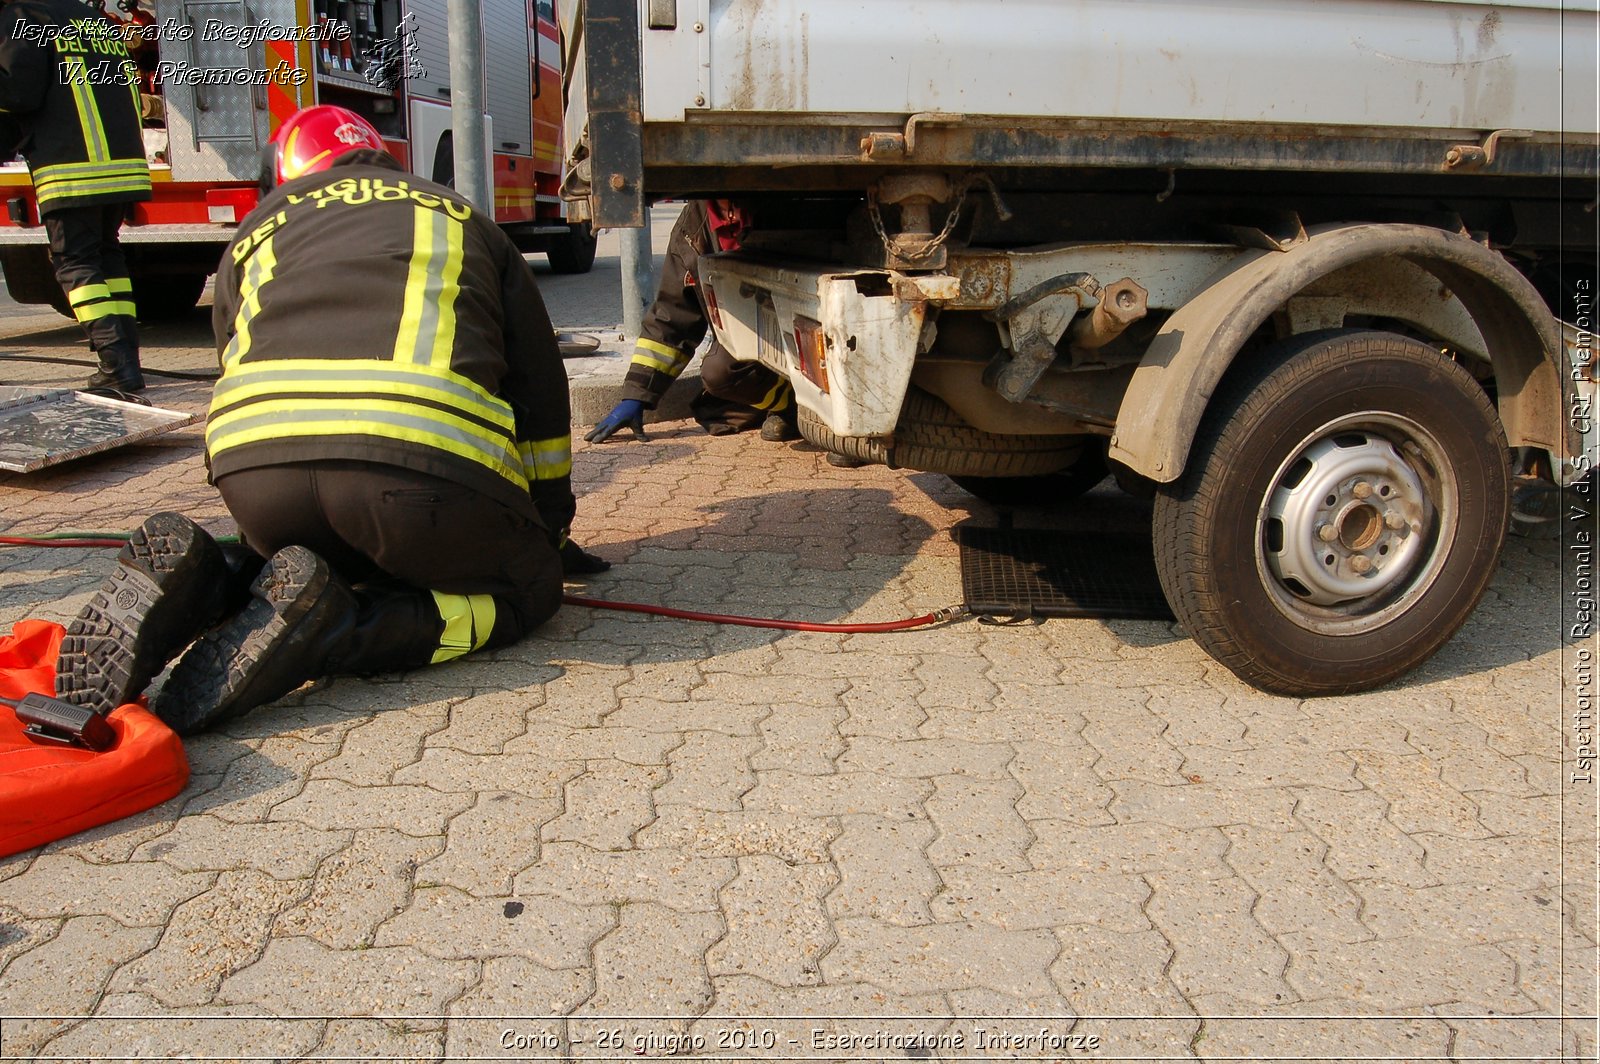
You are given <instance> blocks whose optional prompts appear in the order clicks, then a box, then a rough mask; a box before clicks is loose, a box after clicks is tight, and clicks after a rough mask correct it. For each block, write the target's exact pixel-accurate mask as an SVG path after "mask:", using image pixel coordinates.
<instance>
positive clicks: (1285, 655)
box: [1154, 331, 1510, 696]
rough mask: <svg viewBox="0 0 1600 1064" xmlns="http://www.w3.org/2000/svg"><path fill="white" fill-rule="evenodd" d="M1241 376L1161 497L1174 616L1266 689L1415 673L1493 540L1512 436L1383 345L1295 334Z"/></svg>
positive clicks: (1467, 385) (1160, 535)
mask: <svg viewBox="0 0 1600 1064" xmlns="http://www.w3.org/2000/svg"><path fill="white" fill-rule="evenodd" d="M1240 369H1241V373H1240V375H1239V376H1238V377H1237V378H1234V379H1231V380H1229V381H1227V382H1226V383H1225V385H1224V387H1223V388H1222V389H1219V391H1218V393H1217V395H1216V397H1215V398H1214V399H1213V400H1212V402H1211V405H1210V406H1209V408H1208V409H1207V411H1206V414H1205V416H1204V418H1203V420H1202V422H1201V426H1200V430H1199V433H1198V435H1197V436H1196V439H1195V444H1194V448H1193V450H1192V451H1191V453H1190V456H1189V462H1188V466H1187V468H1186V469H1185V470H1184V473H1183V476H1182V477H1181V478H1180V479H1179V480H1178V481H1177V482H1176V483H1173V484H1167V485H1162V487H1161V490H1160V492H1159V493H1158V495H1157V497H1156V502H1155V514H1154V533H1155V555H1156V568H1157V571H1158V572H1159V574H1160V577H1161V586H1162V588H1163V590H1164V591H1165V592H1166V596H1167V601H1168V603H1169V604H1170V605H1171V606H1172V611H1173V613H1174V614H1175V615H1176V616H1177V618H1178V620H1179V621H1180V622H1182V624H1183V626H1184V628H1185V629H1187V630H1188V632H1189V634H1190V635H1191V636H1192V637H1193V638H1194V640H1195V642H1197V643H1199V644H1200V646H1201V647H1202V648H1203V649H1204V650H1205V651H1206V652H1207V653H1208V654H1210V655H1211V656H1212V657H1214V658H1216V659H1217V660H1218V661H1220V662H1221V663H1222V664H1224V665H1226V666H1227V667H1228V668H1230V669H1232V670H1233V672H1234V673H1235V674H1236V675H1237V676H1239V678H1240V679H1242V680H1244V681H1245V682H1247V683H1250V684H1252V685H1254V686H1256V687H1259V688H1261V689H1262V690H1265V691H1270V692H1273V693H1278V694H1287V695H1297V696H1304V695H1331V694H1342V693H1346V692H1350V691H1361V690H1366V689H1368V688H1372V687H1377V686H1379V685H1380V684H1383V683H1386V682H1387V681H1389V680H1392V679H1394V678H1395V677H1397V676H1399V675H1401V674H1402V673H1404V672H1407V671H1408V670H1410V669H1412V668H1415V667H1416V666H1417V665H1419V664H1421V663H1422V662H1424V661H1426V660H1427V659H1428V658H1429V657H1430V656H1431V655H1432V654H1433V653H1434V652H1435V651H1436V650H1438V649H1439V648H1440V647H1441V646H1443V645H1444V643H1445V642H1446V641H1448V640H1449V639H1450V637H1451V636H1452V635H1454V634H1455V633H1456V631H1457V630H1458V629H1459V628H1460V627H1461V625H1462V624H1463V623H1465V621H1466V619H1467V617H1468V615H1470V614H1471V613H1472V610H1473V608H1474V607H1475V606H1476V605H1477V603H1478V600H1479V598H1480V597H1481V596H1482V595H1483V591H1484V588H1485V587H1487V586H1488V583H1489V580H1490V578H1491V577H1492V576H1493V575H1494V571H1495V567H1496V565H1497V564H1498V561H1499V556H1500V548H1501V545H1502V543H1503V542H1504V539H1505V530H1506V523H1507V517H1508V511H1509V482H1510V481H1509V470H1508V460H1507V448H1506V439H1505V433H1504V431H1503V430H1502V429H1501V427H1500V422H1499V419H1498V418H1497V417H1496V416H1495V412H1494V408H1493V407H1492V406H1491V405H1490V404H1489V400H1488V398H1487V396H1485V395H1484V392H1483V390H1482V388H1480V387H1479V386H1478V384H1477V383H1476V382H1475V381H1474V380H1473V379H1472V377H1471V376H1470V375H1468V374H1467V372H1466V371H1465V370H1463V369H1462V368H1461V367H1460V366H1458V365H1456V364H1455V363H1454V362H1452V361H1451V360H1450V359H1448V358H1446V357H1445V356H1444V355H1442V354H1440V353H1439V352H1438V351H1435V350H1433V349H1431V348H1429V347H1427V346H1426V345H1424V344H1422V343H1419V342H1418V341H1416V340H1412V339H1408V338H1406V337H1403V336H1397V335H1394V334H1390V333H1380V332H1347V331H1335V332H1321V333H1311V334H1306V335H1304V336H1297V337H1294V338H1292V339H1290V340H1288V341H1285V342H1284V343H1282V344H1280V345H1278V346H1277V347H1276V348H1275V349H1273V350H1271V351H1269V352H1264V353H1263V357H1262V358H1261V359H1260V360H1259V361H1256V362H1253V363H1252V364H1250V365H1248V366H1243V367H1240Z"/></svg>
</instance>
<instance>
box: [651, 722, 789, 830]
mask: <svg viewBox="0 0 1600 1064" xmlns="http://www.w3.org/2000/svg"><path fill="white" fill-rule="evenodd" d="M761 745H762V740H761V739H760V738H758V737H755V736H746V735H723V734H721V733H720V732H710V731H694V732H688V733H686V734H684V735H683V741H682V742H681V743H680V744H678V745H676V746H674V747H672V749H671V750H669V751H668V752H667V755H666V757H667V768H668V769H669V770H670V771H671V773H672V775H671V776H670V777H669V778H668V779H667V781H666V782H665V783H663V784H661V786H659V787H657V788H656V789H655V791H654V792H653V800H654V802H655V805H656V808H657V810H660V809H662V808H663V807H665V806H670V805H687V806H693V807H694V808H696V809H708V810H720V811H724V812H731V811H735V810H737V809H739V807H740V806H739V803H740V798H741V797H742V796H743V795H744V794H745V792H746V791H748V790H750V788H752V787H754V786H755V783H756V777H755V773H754V772H753V771H752V770H751V767H750V756H751V755H752V754H754V753H755V752H756V751H757V750H759V749H761Z"/></svg>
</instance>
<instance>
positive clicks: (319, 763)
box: [0, 277, 1596, 1061]
mask: <svg viewBox="0 0 1600 1064" xmlns="http://www.w3.org/2000/svg"><path fill="white" fill-rule="evenodd" d="M541 279H542V280H543V279H544V278H543V277H542V278H541ZM547 290H548V291H550V292H551V298H550V302H551V305H552V310H553V314H554V317H555V318H556V321H557V323H558V325H561V324H571V325H585V326H593V325H594V324H595V320H596V319H593V318H590V319H587V320H586V319H585V318H584V317H583V316H582V314H581V313H578V312H573V313H571V315H570V316H569V314H568V313H567V311H565V310H564V304H563V299H564V297H563V296H561V295H560V289H559V288H558V287H557V286H556V285H554V284H552V285H550V286H547ZM4 313H5V317H3V318H0V354H15V353H18V352H20V353H25V354H30V355H44V356H47V357H48V356H57V355H59V356H67V357H82V354H83V352H82V349H81V347H80V346H79V345H78V344H77V342H76V340H75V337H74V336H73V333H72V331H71V329H70V328H63V327H62V323H60V320H59V319H56V318H54V317H53V316H52V315H50V314H48V313H45V314H34V313H31V312H26V311H23V310H21V309H18V308H15V307H14V306H13V307H8V308H6V309H5V312H4ZM147 341H148V343H149V347H150V351H149V355H148V356H147V361H148V362H149V363H150V364H151V365H153V366H154V367H156V368H159V369H176V370H205V369H207V368H209V367H210V365H211V356H210V353H209V352H208V351H207V350H206V349H205V347H204V329H203V327H201V326H200V325H199V324H198V323H191V324H189V325H187V326H183V327H177V328H174V327H166V328H155V329H151V330H148V332H147ZM619 357H620V356H619ZM80 372H81V371H80V370H79V369H77V368H76V367H62V366H54V365H50V364H45V363H22V362H8V361H3V360H0V377H3V378H4V379H5V380H7V381H17V380H23V381H29V382H37V383H58V382H59V383H71V382H73V381H76V380H77V379H78V377H79V375H80ZM206 393H207V389H206V387H205V385H203V384H199V383H188V382H180V381H172V380H170V379H169V380H159V381H158V383H156V384H155V385H154V386H153V387H152V388H151V391H150V395H151V398H152V399H154V400H155V401H156V402H158V403H159V404H161V405H164V406H170V407H175V408H178V409H185V410H201V409H203V406H204V402H205V398H206ZM199 442H200V435H199V431H198V429H187V430H183V431H180V432H177V433H174V434H172V435H171V436H169V437H166V438H163V439H162V440H160V441H159V442H156V443H152V444H150V445H147V446H142V447H139V448H135V449H130V450H127V451H124V452H121V453H117V454H114V455H107V456H103V457H99V458H92V459H87V460H83V461H80V462H78V463H75V464H71V465H68V466H64V467H60V468H57V469H55V470H50V471H46V472H43V473H39V474H34V475H30V476H9V477H6V476H0V532H4V533H9V534H29V533H46V532H54V531H60V530H65V529H120V530H126V529H128V528H130V527H131V526H132V525H134V524H136V523H137V521H138V520H139V519H140V518H141V517H142V516H143V515H145V514H147V513H149V512H152V511H155V510H158V509H180V510H183V511H185V512H187V513H189V514H191V515H193V516H195V517H196V518H197V519H199V520H200V521H201V522H202V523H203V524H205V525H206V526H207V527H208V528H210V529H212V530H214V531H216V532H227V531H230V530H231V525H230V524H229V521H228V519H227V517H226V514H225V512H224V510H223V508H222V507H221V505H220V503H219V502H218V499H217V497H216V495H215V493H214V492H213V491H212V490H211V489H210V488H208V487H207V486H206V484H205V479H204V473H203V469H202V465H201V460H200V450H199ZM575 468H576V474H575V475H576V482H577V486H578V490H579V494H580V513H579V519H578V524H577V528H576V533H577V536H578V537H579V539H580V540H581V541H582V542H583V543H585V544H586V545H587V546H589V547H590V548H592V549H594V550H596V551H597V552H598V553H600V554H602V555H604V556H605V557H607V558H609V559H611V560H613V561H615V562H616V563H617V565H616V567H615V568H614V569H613V570H612V571H611V572H609V573H607V574H605V575H604V576H601V577H598V578H596V579H595V580H594V581H593V582H592V583H590V584H589V585H588V586H587V587H586V588H583V589H581V590H584V591H586V592H587V593H590V594H593V595H597V596H602V597H606V598H613V599H623V600H633V601H640V602H653V603H664V604H670V605H674V606H679V607H691V608H700V609H707V610H715V611H727V612H738V613H747V614H758V615H769V616H778V617H786V618H794V619H805V620H815V621H838V620H886V619H894V618H899V617H905V616H909V615H914V614H918V613H923V612H926V611H928V610H930V609H933V608H936V607H939V606H944V605H947V604H951V603H954V602H957V601H959V599H960V580H959V569H958V559H957V552H956V549H955V547H954V545H953V544H952V542H951V540H950V537H949V530H950V528H951V527H952V525H954V524H955V523H957V522H959V521H961V520H964V519H967V518H969V517H972V518H975V519H981V520H987V521H993V520H995V519H996V517H997V515H996V513H995V511H993V510H991V509H989V508H988V507H987V506H985V505H984V504H981V503H977V502H975V501H973V500H971V499H969V498H967V497H966V496H964V495H962V494H961V493H960V492H958V491H956V490H954V489H953V488H952V487H951V486H950V485H949V483H948V482H947V481H945V480H944V479H943V478H940V477H936V476H929V475H909V476H908V475H905V474H901V473H895V472H891V471H888V470H885V469H881V468H877V469H863V470H856V471H844V470H837V469H834V468H832V467H830V466H828V465H827V464H825V463H824V462H823V461H822V458H821V456H820V455H819V454H817V453H816V452H814V451H810V450H808V449H807V448H806V447H805V446H804V445H772V444H763V443H761V442H760V441H759V440H756V439H755V438H753V437H752V436H744V437H739V438H732V439H729V438H722V439H712V438H709V437H707V436H705V435H703V434H701V433H699V432H698V431H697V430H695V429H694V427H693V425H692V424H689V423H681V422H680V423H672V424H667V425H664V426H662V427H661V428H660V429H659V430H658V434H657V436H656V438H655V440H654V442H651V443H649V444H639V443H633V442H614V443H611V444H607V445H605V446H601V447H586V446H583V445H582V444H580V445H579V447H578V449H577V453H576V456H575ZM1017 520H1018V522H1019V524H1036V525H1061V526H1073V527H1084V528H1093V529H1104V530H1107V531H1108V532H1110V533H1113V534H1116V535H1122V536H1138V535H1141V534H1143V532H1142V526H1143V523H1144V520H1145V514H1144V510H1143V508H1142V506H1141V505H1140V504H1139V503H1137V502H1135V501H1133V500H1131V499H1129V498H1127V497H1126V496H1123V495H1121V494H1119V493H1117V492H1115V491H1114V490H1112V489H1111V488H1109V487H1102V488H1101V489H1099V491H1097V492H1096V493H1095V494H1094V495H1092V496H1091V497H1090V499H1089V500H1088V501H1087V502H1086V504H1085V505H1083V506H1082V507H1080V508H1078V509H1077V510H1076V511H1075V512H1074V513H1072V514H1069V515H1065V516H1054V517H1039V516H1034V515H1026V514H1024V515H1018V517H1017ZM0 557H3V559H4V561H3V567H4V571H3V573H0V631H3V630H4V629H5V627H7V626H9V624H10V623H11V622H13V621H15V620H18V619H21V618H25V617H42V618H47V619H55V620H65V619H67V618H69V617H70V616H71V615H72V614H73V613H74V612H75V611H76V609H77V608H78V606H79V605H80V604H81V603H82V602H83V601H84V598H85V596H86V595H87V594H88V593H89V591H90V590H91V589H92V588H93V587H94V586H95V585H96V584H97V583H98V581H99V580H100V579H101V578H102V577H103V576H104V575H105V574H106V572H107V571H108V570H109V569H110V567H111V566H112V564H113V556H112V553H111V552H109V551H102V550H85V549H55V550H41V549H16V548H6V549H5V553H4V554H3V555H0ZM1563 557H1564V553H1563V550H1562V545H1561V544H1560V543H1558V542H1556V541H1529V540H1514V541H1513V542H1512V543H1511V545H1510V547H1509V549H1508V550H1507V553H1506V558H1505V564H1504V567H1503V569H1502V571H1501V573H1500V575H1499V576H1498V577H1497V579H1496V581H1495V583H1494V585H1493V588H1492V590H1491V592H1490V594H1489V596H1488V598H1487V599H1486V601H1485V602H1484V604H1483V606H1482V607H1481V608H1480V609H1479V610H1478V612H1477V614H1476V615H1475V616H1474V617H1473V618H1472V620H1471V621H1470V622H1469V624H1468V625H1467V627H1466V629H1465V630H1464V631H1463V632H1462V633H1461V634H1460V635H1459V636H1458V637H1457V638H1456V639H1455V641H1454V642H1452V643H1451V644H1450V645H1449V646H1448V647H1447V648H1446V649H1445V650H1444V651H1443V652H1442V653H1441V654H1440V655H1438V657H1437V658H1436V659H1435V660H1434V661H1433V662H1432V663H1430V664H1429V665H1428V666H1426V667H1425V668H1424V669H1422V670H1421V671H1420V672H1418V673H1417V674H1415V675H1414V676H1412V677H1411V678H1409V679H1407V680H1405V681H1403V682H1401V683H1399V684H1396V685H1394V686H1392V687H1390V688H1387V689H1385V690H1382V691H1378V692H1375V693H1372V694H1368V695H1363V696H1359V697H1351V698H1339V699H1325V700H1317V701H1295V700H1291V699H1283V698H1275V697H1269V696H1266V695H1262V694H1260V693H1258V692H1255V691H1253V690H1251V689H1250V688H1248V687H1246V686H1244V685H1243V684H1241V683H1239V682H1238V681H1237V680H1235V679H1234V678H1233V677H1232V675H1231V674H1229V673H1228V672H1227V671H1225V670H1223V669H1221V668H1220V667H1218V666H1216V665H1214V664H1213V663H1211V662H1210V661H1209V660H1208V659H1207V658H1206V657H1205V656H1204V655H1203V654H1202V653H1201V652H1200V651H1199V650H1198V649H1197V648H1196V647H1195V646H1194V645H1193V644H1192V643H1191V642H1189V641H1188V640H1187V639H1186V638H1184V636H1183V635H1182V634H1181V632H1179V631H1177V630H1175V629H1174V627H1173V626H1171V625H1167V624H1160V623H1152V622H1133V621H1112V622H1099V621H1051V622H1049V623H1046V624H1042V625H1037V626H1013V627H993V626H985V625H980V624H978V623H976V622H972V621H967V622H960V623H956V624H952V625H950V626H947V627H944V628H939V629H934V630H925V631H919V632H912V633H905V634H894V635H849V636H840V635H830V634H812V633H789V632H776V631H770V630H755V629H744V628H727V627H714V626H707V625H700V624H693V623H687V622H678V621H672V620H665V619H660V618H649V617H641V616H635V615H630V614H618V613H609V612H608V613H602V612H599V611H594V610H589V609H582V608H568V609H565V610H563V611H562V613H561V614H560V615H559V616H558V617H557V618H556V620H555V621H554V622H553V623H551V624H550V625H549V626H548V628H547V629H546V630H545V631H543V632H542V633H541V634H540V635H539V636H538V637H536V638H532V639H529V640H527V641H526V642H524V643H522V644H521V645H519V646H517V647H515V648H512V649H509V650H505V651H502V652H499V653H494V654H488V655H481V656H478V657H476V658H471V659H468V660H465V661H462V662H458V663H454V664H450V665H446V666H441V667H438V668H434V669H430V670H426V671H423V672H417V673H413V674H409V675H406V676H403V677H391V678H386V679H382V680H376V681H362V680H344V679H341V680H337V681H334V682H331V683H325V684H320V685H316V686H312V687H309V688H306V689H304V690H303V691H301V692H299V693H297V694H295V695H292V696H290V697H289V698H287V699H285V700H283V701H282V702H280V703H278V704H276V705H274V706H271V707H268V708H265V709H262V710H260V711H258V712H256V713H254V714H252V715H250V716H248V717H246V718H245V719H243V720H241V721H239V722H237V723H236V724H235V725H233V726H231V727H228V728H226V729H224V730H222V731H220V732H217V733H215V734H211V735H207V736H204V737H201V738H198V739H195V740H194V741H192V742H191V743H190V744H189V746H188V753H189V757H190V760H191V763H192V770H193V777H192V781H191V783H190V785H189V787H188V789H187V790H186V791H185V792H184V793H183V794H182V795H181V796H180V797H178V798H177V799H175V800H173V801H171V802H168V803H166V804H164V805H161V806H159V807H157V808H156V809H154V810H152V811H150V812H149V813H146V814H143V815H140V816H136V817H134V818H131V819H129V820H126V821H123V822H121V823H119V824H115V825H112V826H109V827H106V828H104V829H100V830H96V831H92V832H88V833H86V834H83V835H80V836H78V837H76V838H73V839H70V840H67V841H64V842H59V843H56V844H53V845H50V846H46V847H44V848H43V849H41V850H38V851H32V852H28V853H24V854H20V855H17V856H14V857H11V858H7V859H4V860H0V1017H4V1018H3V1019H0V1056H4V1057H7V1058H11V1057H29V1056H33V1055H39V1056H46V1057H69V1058H74V1059H81V1058H101V1057H131V1056H141V1057H157V1056H169V1055H179V1054H186V1055H190V1056H206V1057H224V1058H249V1059H289V1058H302V1059H303V1058H324V1057H327V1058H332V1057H337V1058H343V1059H372V1058H407V1059H413V1058H414V1059H422V1060H436V1059H441V1058H444V1057H453V1058H469V1057H499V1058H516V1059H556V1058H564V1057H577V1058H588V1057H601V1056H617V1057H634V1056H636V1055H644V1056H665V1055H669V1054H671V1053H673V1052H679V1053H686V1054H689V1055H692V1056H696V1057H723V1058H734V1059H749V1058H754V1059H764V1060H778V1059H784V1058H817V1059H834V1060H864V1059H904V1058H906V1057H924V1056H928V1055H930V1054H931V1055H934V1056H937V1057H940V1058H946V1059H959V1058H967V1059H973V1058H987V1057H1021V1058H1053V1059H1060V1058H1073V1059H1077V1058H1085V1059H1102V1060H1119V1059H1120V1060H1129V1059H1137V1060H1147V1059H1207V1060H1225V1059H1241V1058H1249V1059H1257V1058H1259V1059H1296V1060H1306V1059H1319V1060H1321V1059H1329V1060H1355V1059H1361V1060H1370V1059H1396V1060H1426V1059H1450V1060H1484V1059H1517V1060H1541V1061H1542V1060H1593V1059H1595V1055H1596V1041H1595V1021H1594V1019H1593V1014H1594V1012H1595V1004H1594V1003H1595V1000H1596V981H1595V943H1596V925H1595V851H1594V832H1593V828H1594V808H1595V806H1594V785H1593V783H1592V782H1591V783H1588V784H1586V785H1585V784H1582V783H1573V782H1572V781H1571V775H1572V771H1573V767H1574V766H1573V764H1572V760H1573V757H1574V750H1573V743H1574V735H1575V733H1574V730H1573V728H1572V726H1571V721H1572V717H1573V714H1574V713H1575V712H1577V711H1578V707H1577V705H1576V703H1575V702H1574V700H1573V698H1572V697H1571V695H1570V693H1564V691H1563V681H1564V679H1570V677H1571V675H1572V670H1571V665H1570V663H1571V661H1572V659H1573V651H1571V650H1568V651H1567V652H1566V654H1567V662H1565V663H1564V662H1563V651H1562V648H1561V642H1560V640H1561V636H1562V621H1561V606H1562V601H1563V594H1564V592H1563V584H1562V580H1563V576H1562V564H1563ZM1566 579H1568V580H1570V579H1571V575H1570V573H1569V575H1568V577H1567V578H1566ZM575 590H576V589H575ZM1591 734H1592V733H1591ZM1564 761H1565V762H1566V764H1565V765H1564V764H1563V762H1564ZM1564 1016H1565V1017H1567V1019H1566V1020H1565V1021H1564V1020H1563V1017H1564ZM1583 1017H1587V1018H1586V1019H1585V1018H1583ZM919 1038H920V1039H921V1041H918V1039H919Z"/></svg>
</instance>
